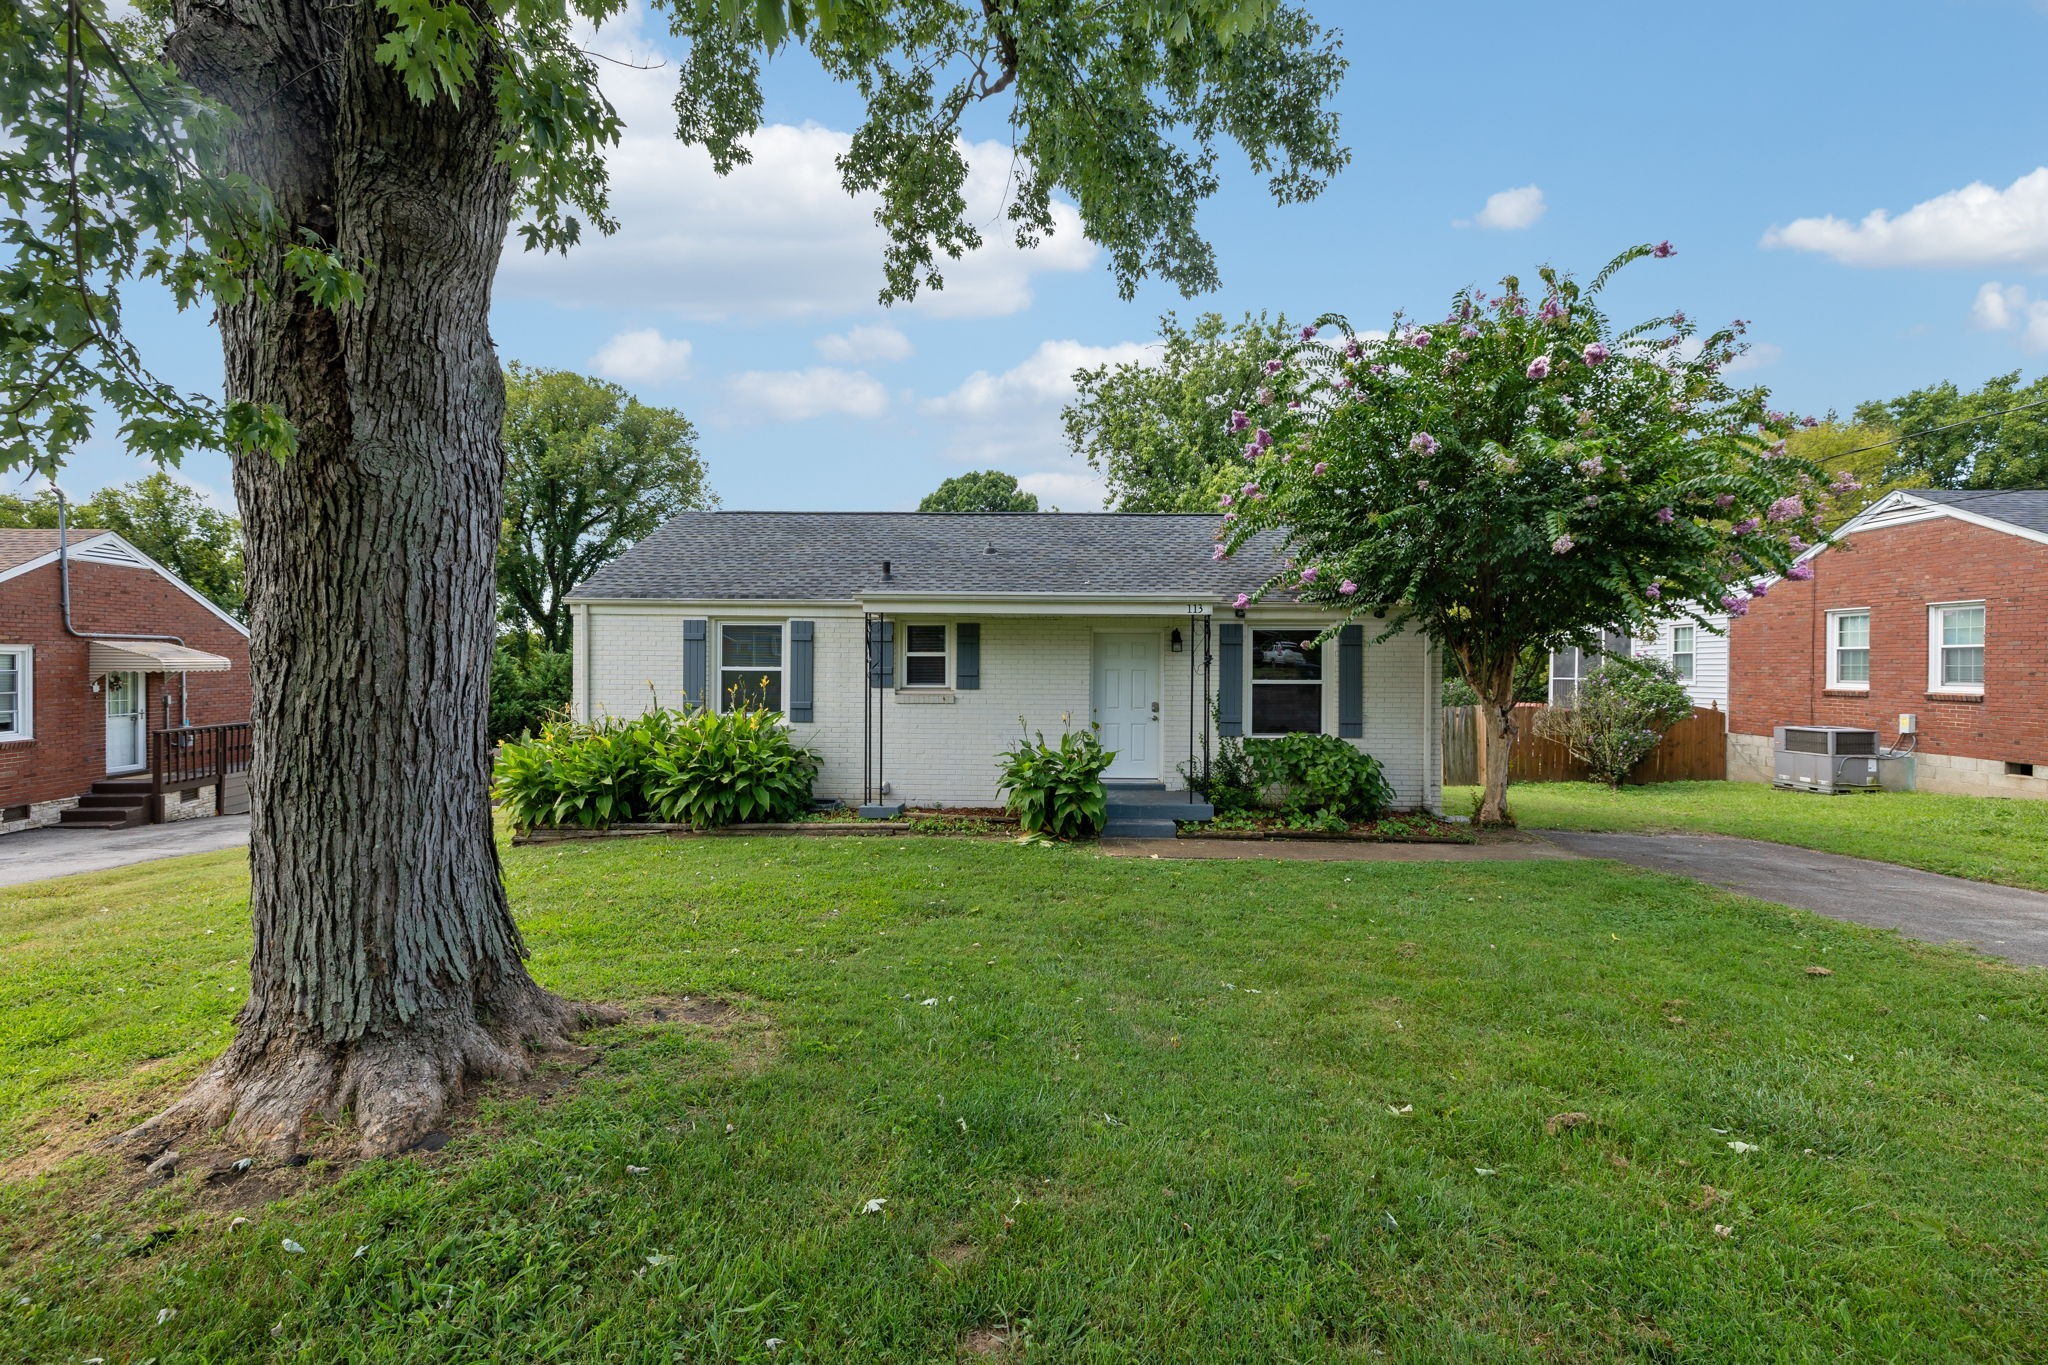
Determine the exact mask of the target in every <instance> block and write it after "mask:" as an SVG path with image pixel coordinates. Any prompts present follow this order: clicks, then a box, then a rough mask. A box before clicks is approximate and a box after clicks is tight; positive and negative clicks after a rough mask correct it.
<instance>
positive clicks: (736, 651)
mask: <svg viewBox="0 0 2048 1365" xmlns="http://www.w3.org/2000/svg"><path fill="white" fill-rule="evenodd" d="M787 657H788V651H787V650H786V649H785V648H784V633H783V627H782V623H781V622H779V621H721V622H719V623H718V707H719V709H720V710H722V711H729V710H733V709H735V708H738V707H742V706H753V707H759V708H761V709H763V710H767V711H780V710H782V695H783V692H782V668H783V660H784V659H786V658H787Z"/></svg>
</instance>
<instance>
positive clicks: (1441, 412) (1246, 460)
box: [1215, 243, 1840, 824]
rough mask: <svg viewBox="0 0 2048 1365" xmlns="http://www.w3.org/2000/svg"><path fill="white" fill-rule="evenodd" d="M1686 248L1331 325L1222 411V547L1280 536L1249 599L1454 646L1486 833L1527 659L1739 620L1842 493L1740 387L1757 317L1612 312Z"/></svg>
mask: <svg viewBox="0 0 2048 1365" xmlns="http://www.w3.org/2000/svg"><path fill="white" fill-rule="evenodd" d="M1672 254H1673V251H1672V248H1671V246H1670V244H1669V243H1659V244H1658V245H1656V246H1654V247H1652V246H1641V247H1637V248H1635V249H1633V250H1630V251H1627V252H1624V253H1623V254H1622V255H1621V256H1619V257H1617V258H1616V259H1615V260H1614V261H1613V262H1612V263H1611V264H1609V265H1608V266H1607V268H1606V269H1604V270H1602V271H1601V272H1600V274H1599V275H1598V276H1597V277H1596V278H1595V279H1594V280H1593V281H1592V282H1591V283H1590V284H1588V285H1586V286H1583V287H1582V286H1581V285H1580V284H1578V283H1577V282H1576V281H1574V280H1573V279H1572V278H1571V277H1569V276H1567V275H1562V274H1559V273H1557V272H1556V271H1553V270H1550V269H1548V268H1546V269H1544V270H1541V271H1539V272H1538V279H1539V281H1540V288H1539V289H1538V290H1536V291H1527V290H1525V289H1524V288H1523V286H1522V284H1521V282H1520V281H1519V280H1517V279H1515V278H1512V277H1510V278H1508V279H1506V280H1504V281H1502V284H1501V289H1500V292H1499V293H1497V294H1493V295H1489V294H1487V293H1485V292H1483V291H1480V290H1476V289H1471V290H1466V291H1463V292H1460V293H1459V294H1457V295H1456V296H1454V297H1453V298H1452V300H1451V306H1450V309H1449V311H1448V313H1446V314H1445V315H1444V316H1443V317H1442V318H1441V319H1433V320H1431V321H1428V322H1418V321H1414V320H1411V319H1410V318H1407V317H1405V316H1398V315H1397V316H1396V317H1395V318H1394V320H1393V323H1392V325H1391V326H1390V327H1389V328H1388V330H1387V333H1386V335H1385V336H1383V337H1364V336H1358V335H1354V334H1352V332H1351V329H1350V328H1349V326H1348V325H1347V324H1346V323H1345V321H1344V319H1342V318H1341V317H1335V316H1329V317H1325V318H1324V319H1323V320H1322V321H1321V323H1320V324H1319V325H1317V326H1312V327H1305V328H1303V329H1302V331H1301V333H1300V336H1299V339H1298V342H1297V343H1296V344H1295V345H1293V346H1292V347H1291V348H1290V349H1289V351H1288V352H1287V353H1286V354H1284V355H1280V356H1275V357H1273V358H1272V359H1270V360H1269V361H1267V363H1266V374H1265V376H1264V380H1263V383H1262V384H1261V386H1260V387H1259V389H1258V390H1257V391H1256V392H1255V393H1254V394H1252V395H1250V396H1249V398H1248V400H1247V401H1246V403H1245V405H1244V407H1242V408H1238V409H1234V410H1232V411H1231V413H1230V414H1229V417H1228V423H1229V425H1230V427H1231V428H1233V429H1234V430H1236V431H1237V432H1238V434H1239V435H1240V436H1241V438H1242V440H1243V444H1242V447H1241V451H1240V453H1241V456H1242V466H1241V473H1242V477H1241V478H1240V479H1239V480H1238V484H1237V486H1236V487H1235V488H1233V489H1231V490H1229V491H1227V492H1225V493H1223V494H1222V495H1221V498H1220V501H1221V503H1222V506H1223V524H1222V526H1221V527H1220V529H1219V530H1218V533H1217V545H1216V551H1215V553H1216V556H1217V557H1218V558H1219V559H1221V558H1227V557H1228V556H1229V555H1230V554H1231V553H1232V552H1233V551H1235V550H1236V549H1237V548H1238V547H1239V546H1240V545H1242V544H1243V543H1244V541H1245V540H1246V539H1247V538H1248V537H1250V536H1252V535H1254V534H1256V533H1258V532H1260V531H1262V530H1267V529H1278V530H1280V531H1281V532H1282V533H1283V534H1284V535H1285V538H1286V543H1287V547H1288V554H1287V557H1286V559H1285V560H1284V561H1283V562H1284V565H1285V567H1283V568H1282V569H1281V570H1280V571H1279V572H1278V573H1277V574H1276V575H1275V577H1273V578H1272V579H1269V580H1267V581H1266V582H1263V583H1253V584H1247V585H1246V588H1245V591H1244V593H1243V594H1242V595H1241V596H1239V598H1238V604H1239V605H1240V606H1242V605H1249V604H1250V603H1251V602H1253V601H1256V600H1257V599H1259V598H1260V597H1261V596H1263V595H1265V594H1267V593H1270V592H1276V591H1285V592H1290V593H1299V594H1300V595H1302V596H1303V597H1305V598H1306V599H1308V600H1310V601H1314V602H1317V603H1321V604H1324V605H1328V606H1332V607H1335V608H1338V609H1340V610H1343V611H1345V612H1346V613H1347V619H1348V618H1349V617H1356V616H1359V615H1364V614H1375V615H1376V614H1380V613H1384V614H1385V615H1386V616H1387V618H1388V622H1389V624H1388V625H1387V626H1386V631H1387V633H1391V632H1393V631H1395V630H1398V629H1402V628H1404V627H1407V626H1412V627H1414V628H1418V629H1420V630H1422V631H1423V632H1424V633H1425V634H1427V635H1428V636H1429V637H1430V638H1431V639H1433V640H1435V641H1436V642H1437V643H1438V644H1439V645H1441V647H1442V648H1443V649H1444V650H1445V651H1446V653H1447V654H1448V655H1449V656H1450V658H1451V659H1452V660H1453V661H1455V663H1456V666H1457V670H1458V673H1459V675H1460V676H1462V677H1463V678H1464V680H1465V681H1466V683H1467V684H1468V685H1469V686H1470V687H1471V688H1472V690H1473V691H1474V692H1475V693H1476V694H1478V696H1479V698H1480V699H1481V703H1482V705H1483V707H1484V710H1485V713H1486V724H1487V726H1488V737H1489V743H1488V745H1487V748H1486V758H1487V761H1486V774H1485V780H1486V789H1485V796H1484V798H1483V801H1482V803H1481V806H1480V809H1479V820H1480V822H1481V823H1485V824H1506V823H1511V818H1510V815H1509V810H1508V800H1507V771H1508V757H1509V753H1510V750H1511V747H1512V745H1513V744H1514V742H1515V738H1516V732H1517V725H1516V722H1515V714H1514V706H1515V664H1516V661H1517V660H1518V659H1520V658H1521V657H1522V655H1523V653H1524V652H1525V651H1527V650H1529V649H1532V648H1534V649H1539V650H1546V651H1547V650H1553V649H1559V648H1563V647H1564V646H1567V645H1578V646H1582V647H1587V648H1597V647H1598V646H1599V644H1600V641H1601V636H1602V633H1603V632H1605V631H1635V632H1640V631H1641V630H1642V629H1643V628H1644V627H1646V626H1648V625H1649V623H1651V622H1652V621H1654V620H1656V619H1658V618H1661V617H1675V616H1681V615H1689V614H1697V613H1702V612H1704V611H1709V610H1713V609H1714V608H1716V607H1721V608H1725V609H1727V610H1728V611H1730V612H1733V613H1736V614H1738V615H1739V614H1741V613H1742V612H1744V611H1746V610H1747V599H1748V598H1749V597H1751V596H1757V595H1761V594H1763V593H1764V592H1765V591H1767V587H1766V585H1765V583H1764V581H1763V580H1766V579H1768V578H1769V577H1771V576H1773V575H1784V574H1790V575H1791V576H1794V577H1804V576H1806V575H1807V574H1808V572H1809V571H1808V570H1807V569H1806V568H1805V566H1804V565H1802V564H1798V563H1796V561H1797V558H1798V556H1799V555H1800V554H1801V552H1803V551H1804V550H1805V549H1806V548H1808V545H1809V543H1810V542H1811V541H1814V540H1817V539H1819V538H1820V536H1821V534H1822V533H1821V531H1820V529H1819V528H1820V525H1821V520H1820V519H1821V518H1822V516H1823V515H1824V513H1825V507H1826V502H1827V499H1828V498H1829V497H1830V496H1831V492H1830V488H1829V486H1828V485H1827V484H1826V482H1825V481H1824V476H1823V475H1822V474H1821V472H1820V470H1819V469H1817V468H1816V467H1814V466H1812V465H1810V464H1808V463H1805V462H1803V461H1801V460H1798V459H1796V458H1794V457H1792V456H1790V455H1788V454H1787V453H1786V447H1785V441H1784V436H1785V433H1786V432H1787V431H1788V430H1790V429H1791V427H1792V425H1793V419H1792V418H1790V417H1788V416H1787V415H1786V414H1784V413H1781V412H1775V411H1772V410H1771V409H1770V407H1769V405H1768V401H1767V394H1766V393H1765V391H1764V390H1762V389H1738V388H1735V387H1733V386H1731V385H1730V384H1729V383H1728V382H1727V380H1726V378H1725V377H1724V372H1725V369H1726V367H1727V365H1728V364H1729V362H1730V361H1732V360H1733V359H1734V358H1735V357H1736V356H1738V355H1740V354H1741V353H1742V350H1743V345H1744V343H1743V342H1742V340H1741V335H1742V332H1743V328H1744V324H1743V323H1741V322H1735V323H1732V324H1730V325H1728V326H1726V327H1722V328H1718V329H1716V330H1713V331H1711V332H1704V333H1703V332H1702V331H1701V329H1700V328H1699V327H1698V325H1697V324H1696V323H1695V322H1694V321H1693V320H1692V319H1690V318H1688V317H1687V316H1686V315H1685V314H1683V313H1672V314H1669V315H1667V316H1664V317H1658V318H1652V319H1651V320H1649V321H1648V322H1644V323H1640V324H1638V325H1636V326H1633V327H1629V328H1627V329H1625V330H1616V329H1614V328H1613V327H1612V326H1610V324H1609V322H1608V319H1607V318H1606V316H1605V315H1604V314H1603V313H1602V312H1601V311H1600V309H1599V307H1598V306H1597V301H1598V297H1599V294H1600V292H1601V289H1602V287H1603V286H1605V285H1606V284H1607V282H1608V281H1609V280H1610V279H1612V278H1613V277H1614V275H1615V273H1616V272H1617V271H1618V270H1620V269H1622V268H1623V267H1625V266H1627V265H1629V264H1631V263H1633V262H1635V261H1637V260H1641V259H1646V258H1663V257H1668V256H1670V255H1672ZM1326 332H1327V333H1330V335H1329V336H1327V337H1326V336H1325V333H1326ZM1839 487H1840V485H1839V484H1838V488H1839ZM1745 585H1751V586H1745Z"/></svg>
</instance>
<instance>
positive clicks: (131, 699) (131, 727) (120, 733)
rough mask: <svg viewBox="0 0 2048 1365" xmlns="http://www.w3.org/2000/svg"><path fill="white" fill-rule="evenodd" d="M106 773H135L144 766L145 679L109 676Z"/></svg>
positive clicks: (116, 674)
mask: <svg viewBox="0 0 2048 1365" xmlns="http://www.w3.org/2000/svg"><path fill="white" fill-rule="evenodd" d="M106 688H107V771H108V772H110V773H132V772H134V771H136V770H137V769H138V768H140V767H142V765H143V754H144V749H143V744H142V675H141V674H140V673H109V674H107V682H106Z"/></svg>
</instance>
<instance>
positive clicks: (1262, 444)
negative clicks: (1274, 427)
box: [1252, 427, 1273, 450]
mask: <svg viewBox="0 0 2048 1365" xmlns="http://www.w3.org/2000/svg"><path fill="white" fill-rule="evenodd" d="M1252 444H1253V445H1255V446H1257V447H1258V448H1259V449H1260V450H1264V449H1265V448H1266V447H1267V446H1270V445H1272V444H1273V433H1272V432H1270V431H1268V430H1266V429H1265V428H1264V427H1260V428H1259V429H1258V430H1257V431H1255V432H1253V433H1252Z"/></svg>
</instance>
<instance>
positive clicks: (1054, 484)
mask: <svg viewBox="0 0 2048 1365" xmlns="http://www.w3.org/2000/svg"><path fill="white" fill-rule="evenodd" d="M1017 487H1019V488H1021V489H1023V490H1024V491H1025V492H1026V493H1035V494H1037V495H1038V505H1039V506H1040V507H1042V508H1044V509H1045V510H1047V511H1051V510H1052V509H1053V508H1055V507H1057V508H1058V509H1059V510H1060V511H1062V512H1100V511H1101V510H1102V509H1103V507H1104V506H1105V505H1107V503H1108V502H1109V485H1108V484H1107V483H1106V482H1104V481H1103V480H1102V479H1099V478H1097V477H1096V476H1095V475H1093V474H1071V473H1061V472H1058V471H1055V470H1041V471H1040V472H1038V473H1036V474H1020V475H1018V476H1017Z"/></svg>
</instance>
